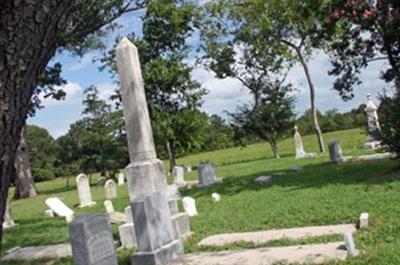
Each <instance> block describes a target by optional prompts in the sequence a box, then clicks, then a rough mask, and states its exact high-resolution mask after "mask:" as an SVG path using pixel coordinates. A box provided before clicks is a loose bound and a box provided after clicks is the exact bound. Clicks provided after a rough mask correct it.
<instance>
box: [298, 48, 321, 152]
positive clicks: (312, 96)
mask: <svg viewBox="0 0 400 265" xmlns="http://www.w3.org/2000/svg"><path fill="white" fill-rule="evenodd" d="M296 53H297V55H298V56H299V59H300V63H301V65H302V66H303V69H304V73H305V74H306V77H307V82H308V87H309V89H310V101H311V115H312V117H311V119H312V123H313V128H314V131H315V133H316V135H317V138H318V145H319V151H320V152H321V153H324V152H325V145H324V139H323V137H322V132H321V128H320V127H319V123H318V115H317V108H316V107H315V88H314V84H313V82H312V80H311V75H310V71H309V69H308V65H307V63H306V62H305V60H304V58H303V55H302V54H301V51H300V50H299V49H297V50H296Z"/></svg>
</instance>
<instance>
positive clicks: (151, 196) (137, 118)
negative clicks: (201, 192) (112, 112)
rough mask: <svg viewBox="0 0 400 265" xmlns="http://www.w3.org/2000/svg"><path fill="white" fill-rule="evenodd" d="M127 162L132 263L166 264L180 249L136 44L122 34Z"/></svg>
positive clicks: (120, 58)
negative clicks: (134, 250)
mask: <svg viewBox="0 0 400 265" xmlns="http://www.w3.org/2000/svg"><path fill="white" fill-rule="evenodd" d="M116 57H117V68H118V74H119V79H120V82H121V88H122V89H121V95H122V103H123V107H124V117H125V125H126V131H127V139H128V148H129V157H130V164H129V165H128V166H127V167H126V168H125V173H126V176H127V180H128V190H129V197H130V201H131V208H132V212H133V221H134V224H135V225H134V227H135V235H136V239H137V243H138V247H137V250H138V252H137V253H136V255H134V256H133V257H132V263H133V264H140V265H143V264H166V263H168V262H170V261H171V260H172V259H175V258H177V257H178V255H180V254H182V253H183V248H182V243H181V242H180V240H176V239H174V238H173V230H172V220H171V213H170V210H169V207H168V196H167V179H166V176H165V172H164V167H163V162H162V161H161V160H159V159H158V158H157V154H156V150H155V146H154V140H153V132H152V128H151V123H150V117H149V112H148V108H147V102H146V96H145V91H144V84H143V79H142V72H141V68H140V62H139V55H138V51H137V48H136V46H134V45H133V44H132V43H131V42H130V41H129V40H128V39H127V38H123V39H122V40H121V41H120V43H119V44H118V46H117V49H116Z"/></svg>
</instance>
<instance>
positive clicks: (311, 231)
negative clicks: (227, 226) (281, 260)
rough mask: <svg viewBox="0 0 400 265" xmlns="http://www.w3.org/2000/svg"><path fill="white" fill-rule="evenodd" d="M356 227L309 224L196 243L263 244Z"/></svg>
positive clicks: (353, 230) (220, 235)
mask: <svg viewBox="0 0 400 265" xmlns="http://www.w3.org/2000/svg"><path fill="white" fill-rule="evenodd" d="M356 231H357V229H356V227H355V225H353V224H345V225H329V226H311V227H301V228H289V229H281V230H266V231H257V232H245V233H231V234H219V235H214V236H210V237H207V238H205V239H203V240H202V241H200V242H199V243H198V245H199V246H224V245H228V244H232V243H236V242H241V241H244V242H251V243H254V244H263V243H266V242H268V241H273V240H279V239H284V238H286V239H300V238H307V237H316V236H324V235H335V234H344V233H349V232H350V233H353V232H356Z"/></svg>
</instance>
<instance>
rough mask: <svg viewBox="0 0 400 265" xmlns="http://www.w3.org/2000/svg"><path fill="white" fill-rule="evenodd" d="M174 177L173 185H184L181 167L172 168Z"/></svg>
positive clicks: (183, 171)
mask: <svg viewBox="0 0 400 265" xmlns="http://www.w3.org/2000/svg"><path fill="white" fill-rule="evenodd" d="M172 172H173V175H174V184H176V185H178V186H184V185H185V184H186V183H185V169H184V168H183V167H174V169H173V170H172Z"/></svg>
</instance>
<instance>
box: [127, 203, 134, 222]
mask: <svg viewBox="0 0 400 265" xmlns="http://www.w3.org/2000/svg"><path fill="white" fill-rule="evenodd" d="M125 218H126V222H127V223H133V217H132V208H131V206H128V207H125Z"/></svg>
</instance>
